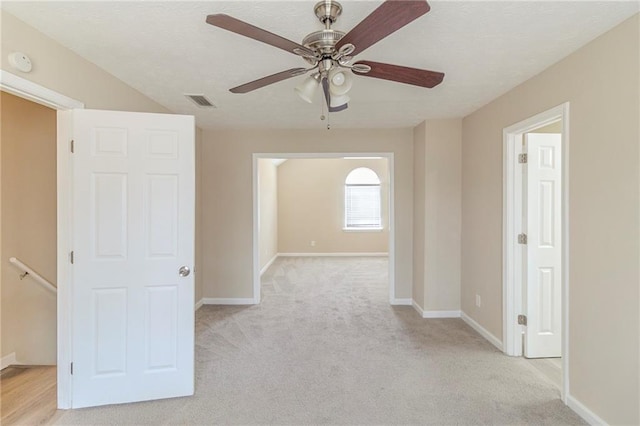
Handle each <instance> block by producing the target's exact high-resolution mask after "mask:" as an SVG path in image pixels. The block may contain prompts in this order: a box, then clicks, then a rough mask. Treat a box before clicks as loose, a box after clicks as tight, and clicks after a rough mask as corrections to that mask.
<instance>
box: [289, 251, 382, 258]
mask: <svg viewBox="0 0 640 426" xmlns="http://www.w3.org/2000/svg"><path fill="white" fill-rule="evenodd" d="M278 256H280V257H387V256H389V253H377V252H371V253H278Z"/></svg>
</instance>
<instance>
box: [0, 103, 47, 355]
mask: <svg viewBox="0 0 640 426" xmlns="http://www.w3.org/2000/svg"><path fill="white" fill-rule="evenodd" d="M0 97H1V98H0V102H1V111H0V115H1V121H2V132H1V135H0V150H2V177H1V181H0V182H1V197H0V198H2V225H3V226H2V255H3V257H2V259H0V262H1V263H2V272H1V277H0V278H1V280H2V281H1V286H0V287H1V292H2V295H1V296H2V297H1V299H2V342H1V344H2V351H1V353H2V356H7V355H9V354H11V353H15V354H16V358H17V359H18V361H19V362H22V363H26V364H55V363H56V296H55V295H54V294H52V293H50V292H49V291H47V290H46V289H44V288H42V287H41V285H40V284H38V283H37V282H36V281H34V280H33V279H32V278H30V277H26V278H25V279H23V280H20V279H19V276H20V273H21V272H22V271H20V270H19V269H17V268H16V267H15V266H13V265H11V264H10V263H9V258H10V257H16V258H18V259H19V260H21V261H22V262H24V263H25V264H27V265H29V266H30V267H31V268H32V269H33V270H35V271H36V272H38V273H39V274H40V275H42V276H43V277H44V278H45V279H47V280H48V281H49V282H51V283H54V285H55V283H56V244H57V238H56V112H55V110H52V109H50V108H47V107H44V106H41V105H38V104H35V103H33V102H29V101H26V100H24V99H22V98H18V97H15V96H12V95H9V94H7V93H4V92H1V93H0Z"/></svg>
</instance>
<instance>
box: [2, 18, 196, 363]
mask: <svg viewBox="0 0 640 426" xmlns="http://www.w3.org/2000/svg"><path fill="white" fill-rule="evenodd" d="M0 20H1V24H2V25H1V30H0V31H1V36H2V37H1V38H0V39H1V43H2V44H1V51H2V52H3V54H2V58H1V62H0V64H1V67H2V69H3V70H4V71H8V72H10V73H12V74H16V75H18V76H19V77H21V78H24V79H27V80H30V81H32V82H34V83H37V84H40V85H42V86H44V87H46V88H48V89H51V90H54V91H57V92H59V93H62V94H63V95H66V96H68V97H71V98H73V99H76V100H79V101H81V102H84V104H85V107H86V108H93V109H108V110H123V111H140V112H159V113H167V112H170V111H169V110H167V109H166V108H164V107H163V106H162V105H160V104H158V103H156V102H154V101H153V100H151V99H149V98H147V97H146V96H144V95H143V94H141V93H140V92H138V91H137V90H135V89H133V88H131V87H130V86H128V85H126V84H125V83H123V82H122V81H121V80H118V79H117V78H116V77H114V76H113V75H111V74H109V73H107V72H106V71H104V70H102V69H101V68H99V67H97V66H96V65H94V64H92V63H91V62H89V61H87V60H85V59H83V58H81V57H80V56H78V55H76V54H75V53H73V52H72V51H70V50H69V49H66V48H65V47H63V46H61V45H60V44H58V43H57V42H55V41H53V40H52V39H50V38H48V37H47V36H45V35H44V34H42V33H40V32H38V31H37V30H35V29H34V28H32V27H30V26H28V25H26V24H25V23H24V22H22V21H20V20H19V19H17V18H15V17H14V16H13V15H11V14H8V13H6V12H4V11H2V10H0ZM14 51H20V52H24V53H26V54H27V55H29V57H30V58H31V60H32V62H33V70H32V72H30V73H28V74H24V73H20V72H19V71H16V70H14V69H13V68H12V67H11V66H10V65H9V63H8V59H7V55H8V53H10V52H14ZM54 116H55V114H54ZM3 119H4V117H3ZM54 132H55V122H54ZM52 143H53V145H52V146H51V147H50V148H51V149H54V150H55V139H54V140H53V142H52ZM201 153H202V131H201V130H200V129H197V130H196V187H197V188H196V194H199V193H200V192H201V191H202V188H201V186H200V169H199V165H200V158H201ZM3 161H4V160H3ZM7 161H8V160H7ZM25 164H30V163H29V162H27V163H25ZM53 166H54V167H55V155H54V156H53ZM35 170H36V169H32V171H35ZM3 173H4V171H3ZM37 176H39V175H37ZM3 181H4V180H3ZM48 183H53V184H55V173H54V177H53V180H51V181H48ZM51 194H54V197H55V185H54V192H52V193H51ZM200 205H201V203H200V199H199V197H198V195H196V242H195V244H196V259H195V263H196V271H197V270H198V269H200V268H199V266H200V265H201V264H202V260H203V259H202V250H201V249H200V248H201V238H200V237H201V232H200V226H201V223H202V210H201V208H200ZM2 208H3V209H6V208H7V206H6V205H5V204H4V203H3V204H2ZM54 212H55V207H54ZM53 217H55V214H54V216H53ZM2 220H3V222H4V221H5V216H4V215H3V216H2ZM7 223H8V219H7ZM7 223H3V225H4V226H3V227H2V229H3V230H5V229H6V228H7V226H8V225H7ZM2 256H3V257H2V259H4V258H5V257H7V253H5V252H4V251H3V252H2ZM8 256H13V255H11V254H8ZM4 270H5V268H4V267H3V268H2V271H3V272H2V274H4ZM52 278H53V279H54V281H55V271H54V275H53V277H52ZM195 280H196V288H195V296H196V300H199V299H200V298H201V297H202V274H201V273H196V276H195ZM4 300H5V298H4V297H3V305H4V304H6V303H4ZM7 303H8V302H7ZM54 305H55V304H54ZM2 317H3V329H2V335H3V338H2V340H3V342H4V336H5V331H6V330H8V329H7V328H5V321H4V319H5V318H6V315H5V313H4V311H3V313H2ZM7 324H10V322H9V323H7ZM6 327H11V326H10V325H7V326H6ZM48 327H54V329H55V313H54V314H53V316H52V317H51V319H50V321H49V323H48ZM38 333H39V334H47V332H46V330H45V329H42V330H37V331H36V334H38ZM54 334H55V333H54ZM7 348H8V346H7ZM54 350H55V346H54ZM7 351H9V352H6V351H5V347H4V344H3V348H2V351H1V352H2V355H3V356H4V355H6V354H7V353H11V352H12V350H9V349H7ZM29 357H30V355H29ZM53 359H54V360H55V357H54V358H53ZM19 360H20V361H23V362H24V360H23V359H20V358H19Z"/></svg>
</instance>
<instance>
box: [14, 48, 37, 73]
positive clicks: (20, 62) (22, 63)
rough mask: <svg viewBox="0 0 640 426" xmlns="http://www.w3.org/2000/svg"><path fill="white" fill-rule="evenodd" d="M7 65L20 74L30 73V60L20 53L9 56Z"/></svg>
mask: <svg viewBox="0 0 640 426" xmlns="http://www.w3.org/2000/svg"><path fill="white" fill-rule="evenodd" d="M9 64H10V65H11V66H12V67H13V68H15V69H17V70H18V71H22V72H30V71H31V67H32V65H31V59H29V57H28V56H27V55H25V54H24V53H22V52H13V53H10V54H9Z"/></svg>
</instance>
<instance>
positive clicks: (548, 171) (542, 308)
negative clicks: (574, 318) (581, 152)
mask: <svg viewBox="0 0 640 426" xmlns="http://www.w3.org/2000/svg"><path fill="white" fill-rule="evenodd" d="M525 138H526V140H525V144H526V149H527V152H528V160H527V177H526V180H527V184H526V187H527V197H526V204H527V206H526V212H527V213H526V214H527V221H526V223H527V245H526V250H527V265H526V271H527V272H526V277H527V278H526V287H527V291H526V293H525V294H526V307H527V327H526V337H525V348H524V353H525V357H527V358H551V357H559V356H561V353H562V350H561V348H562V334H561V330H562V311H561V309H562V270H561V266H562V229H561V226H562V221H561V218H562V206H561V199H562V198H561V197H562V193H561V189H562V185H561V178H562V170H561V165H562V161H561V157H560V156H561V135H560V134H527V135H525Z"/></svg>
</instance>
